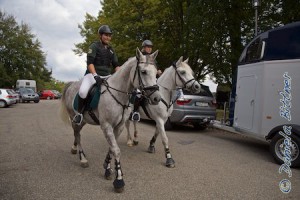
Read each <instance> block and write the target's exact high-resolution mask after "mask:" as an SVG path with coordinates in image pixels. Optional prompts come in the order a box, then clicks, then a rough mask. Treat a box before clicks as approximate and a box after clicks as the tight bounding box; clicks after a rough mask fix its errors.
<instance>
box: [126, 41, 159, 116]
mask: <svg viewBox="0 0 300 200" xmlns="http://www.w3.org/2000/svg"><path fill="white" fill-rule="evenodd" d="M152 48H153V43H152V42H151V41H150V40H144V41H143V43H142V50H141V52H142V54H143V55H150V54H151V53H152ZM161 74H162V71H161V70H160V69H157V74H156V78H159V77H160V75H161ZM141 100H142V99H141V94H140V91H138V90H137V91H134V94H133V98H132V102H133V111H132V113H131V115H130V119H131V120H133V121H139V120H140V114H139V113H138V108H139V106H140V101H141Z"/></svg>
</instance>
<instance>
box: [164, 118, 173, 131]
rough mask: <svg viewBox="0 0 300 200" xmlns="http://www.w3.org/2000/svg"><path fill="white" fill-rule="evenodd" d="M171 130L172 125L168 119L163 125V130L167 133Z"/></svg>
mask: <svg viewBox="0 0 300 200" xmlns="http://www.w3.org/2000/svg"><path fill="white" fill-rule="evenodd" d="M172 128H173V124H172V123H171V121H170V118H168V120H167V121H166V123H165V130H166V131H169V130H172Z"/></svg>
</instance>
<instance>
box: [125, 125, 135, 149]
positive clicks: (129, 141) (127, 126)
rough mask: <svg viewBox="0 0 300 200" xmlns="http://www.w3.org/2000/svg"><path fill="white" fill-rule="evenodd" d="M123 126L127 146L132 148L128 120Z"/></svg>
mask: <svg viewBox="0 0 300 200" xmlns="http://www.w3.org/2000/svg"><path fill="white" fill-rule="evenodd" d="M125 126H126V130H127V146H129V147H132V146H133V141H132V138H131V134H130V120H129V119H127V120H126V121H125Z"/></svg>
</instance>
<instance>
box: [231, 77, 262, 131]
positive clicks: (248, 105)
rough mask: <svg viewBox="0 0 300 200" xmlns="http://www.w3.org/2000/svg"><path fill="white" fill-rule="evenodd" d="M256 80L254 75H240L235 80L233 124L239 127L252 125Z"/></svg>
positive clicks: (244, 127)
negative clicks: (236, 80)
mask: <svg viewBox="0 0 300 200" xmlns="http://www.w3.org/2000/svg"><path fill="white" fill-rule="evenodd" d="M256 82H257V77H256V76H255V75H250V76H241V77H240V78H239V80H238V82H237V88H236V95H237V96H236V113H235V119H236V120H235V122H236V124H235V126H237V127H239V128H243V129H248V130H251V129H252V127H253V119H254V104H255V89H256Z"/></svg>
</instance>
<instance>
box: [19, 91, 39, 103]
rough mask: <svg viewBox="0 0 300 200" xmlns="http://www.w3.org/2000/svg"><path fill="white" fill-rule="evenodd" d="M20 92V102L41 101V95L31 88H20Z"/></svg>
mask: <svg viewBox="0 0 300 200" xmlns="http://www.w3.org/2000/svg"><path fill="white" fill-rule="evenodd" d="M17 92H18V93H19V94H20V102H21V103H25V102H30V101H33V102H34V103H38V102H39V101H40V97H39V95H38V94H37V93H35V92H34V91H33V90H32V89H31V88H19V90H18V91H17Z"/></svg>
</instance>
